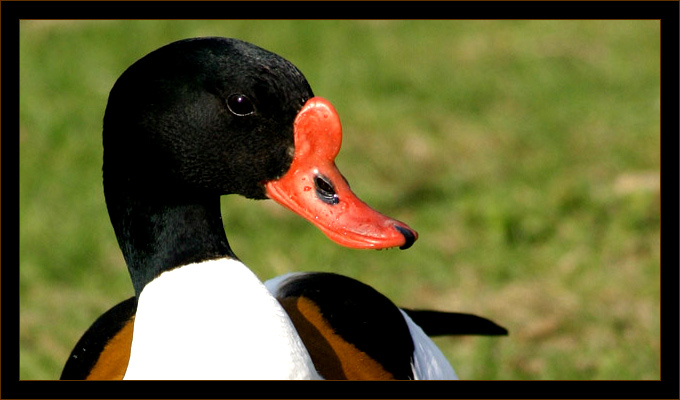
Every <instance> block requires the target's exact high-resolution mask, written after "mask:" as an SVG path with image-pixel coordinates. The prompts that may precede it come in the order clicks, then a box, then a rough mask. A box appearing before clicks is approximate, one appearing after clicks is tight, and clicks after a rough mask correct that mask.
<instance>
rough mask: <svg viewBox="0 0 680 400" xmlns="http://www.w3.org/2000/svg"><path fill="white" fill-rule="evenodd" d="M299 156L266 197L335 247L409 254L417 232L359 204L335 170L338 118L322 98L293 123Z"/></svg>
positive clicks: (339, 138)
mask: <svg viewBox="0 0 680 400" xmlns="http://www.w3.org/2000/svg"><path fill="white" fill-rule="evenodd" d="M294 134H295V155H294V158H293V162H292V164H291V166H290V169H289V170H288V172H286V174H285V175H283V176H282V177H280V178H279V179H276V180H273V181H269V182H267V183H265V188H266V191H267V196H269V197H270V198H271V199H273V200H274V201H276V202H277V203H279V204H281V205H283V206H285V207H287V208H288V209H290V210H292V211H293V212H295V213H296V214H298V215H300V216H302V217H303V218H305V219H307V220H308V221H310V222H311V223H313V224H314V225H316V226H317V228H319V229H321V231H322V232H323V233H324V234H326V236H328V237H329V238H330V239H331V240H333V241H334V242H336V243H338V244H341V245H343V246H347V247H352V248H357V249H385V248H389V247H399V248H401V249H407V248H409V247H411V245H412V244H413V242H415V241H416V239H417V238H418V233H416V231H414V230H413V229H411V228H410V227H409V226H408V225H406V224H405V223H403V222H400V221H397V220H395V219H392V218H390V217H387V216H385V215H383V214H381V213H379V212H377V211H375V210H373V209H372V208H370V207H369V206H368V205H367V204H366V203H364V202H363V201H361V200H360V199H359V198H358V197H357V196H356V195H355V194H354V193H353V192H352V190H351V189H350V187H349V184H348V183H347V181H346V180H345V178H344V177H343V176H342V174H341V173H340V171H339V170H338V168H337V167H336V166H335V156H336V155H337V154H338V152H339V151H340V145H341V143H342V127H341V125H340V117H338V114H337V113H336V111H335V109H334V108H333V106H332V105H331V104H330V103H329V102H328V101H327V100H325V99H323V98H321V97H314V98H311V99H309V100H308V101H307V103H305V105H304V107H302V110H300V112H299V113H298V115H297V117H296V118H295V124H294Z"/></svg>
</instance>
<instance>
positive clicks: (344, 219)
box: [60, 37, 507, 380]
mask: <svg viewBox="0 0 680 400" xmlns="http://www.w3.org/2000/svg"><path fill="white" fill-rule="evenodd" d="M102 136H103V140H102V143H103V149H104V151H103V167H102V172H103V187H104V197H105V201H106V206H107V210H108V213H109V217H110V220H111V224H112V226H113V229H114V232H115V236H116V239H117V241H118V244H119V247H120V249H121V252H122V254H123V257H124V259H125V263H126V265H127V268H128V272H129V274H130V277H131V280H132V286H133V288H134V292H135V295H134V296H132V297H130V298H128V299H127V300H124V301H122V302H120V303H119V304H117V305H115V306H114V307H112V308H111V309H109V310H108V311H106V312H105V313H104V314H102V315H101V316H100V317H99V318H98V319H97V320H96V321H95V322H94V323H93V324H92V325H91V326H90V328H89V329H87V330H86V331H85V333H84V334H83V336H82V337H81V338H80V340H79V341H78V342H77V343H76V345H75V347H74V348H73V350H72V352H71V354H70V356H69V358H68V360H67V362H66V364H65V366H64V369H63V371H62V374H61V377H60V379H63V380H81V379H91V380H119V379H125V380H149V379H153V380H175V379H179V380H192V379H199V380H288V379H305V380H306V379H327V380H345V379H349V380H391V379H457V375H456V373H455V371H454V370H453V368H452V366H451V365H450V363H449V362H448V360H447V359H446V357H445V356H444V355H443V354H442V352H441V351H440V350H439V349H438V348H437V346H436V345H435V344H434V342H433V341H432V339H431V338H430V336H435V335H455V334H482V335H505V334H507V330H506V329H505V328H503V327H501V326H500V325H497V324H496V323H494V322H493V321H491V320H488V319H486V318H483V317H478V316H475V315H472V314H464V313H455V312H439V311H431V310H411V309H406V308H399V307H398V306H396V305H395V304H394V303H392V301H390V300H389V299H388V298H387V297H385V296H384V295H382V294H381V293H380V292H378V291H377V290H375V289H374V288H372V287H371V286H369V285H367V284H364V283H362V282H360V281H358V280H356V279H353V278H351V277H347V276H343V275H339V274H335V273H330V272H297V273H289V274H286V275H283V276H279V277H276V278H273V279H270V280H268V281H266V282H262V281H261V280H260V279H259V278H258V277H257V276H256V275H255V274H254V273H253V272H252V270H251V269H250V268H248V267H247V266H246V265H245V264H244V263H243V262H242V261H241V260H240V259H239V258H238V257H237V256H236V254H235V253H234V252H233V251H232V249H231V247H230V245H229V242H228V240H227V236H226V233H225V231H224V227H223V223H222V215H221V209H220V199H221V196H225V195H230V194H238V195H241V196H244V197H246V198H249V199H255V200H265V199H271V200H274V202H276V203H278V204H280V205H282V206H283V207H285V208H287V209H289V210H291V211H292V212H294V213H296V214H298V215H299V216H301V217H302V218H304V219H306V220H307V221H309V222H310V223H311V224H313V225H314V226H316V227H317V228H318V229H319V230H321V231H322V232H323V233H324V234H325V235H326V236H327V237H328V238H329V239H330V240H331V241H333V242H335V243H337V244H339V245H341V246H345V247H349V248H354V249H387V248H394V247H398V248H400V249H402V250H405V249H408V248H410V247H411V246H412V245H413V244H414V242H415V241H416V240H417V238H418V234H417V232H416V231H415V230H414V229H412V228H411V227H409V226H408V225H407V224H405V223H403V222H401V221H399V220H396V219H393V218H391V217H388V216H385V215H383V214H381V213H380V212H378V211H376V210H374V209H372V208H371V207H369V206H368V205H367V204H366V203H364V202H362V201H361V200H360V199H359V198H358V197H357V196H356V195H355V194H354V193H353V192H352V190H351V189H350V186H349V183H348V182H347V180H346V179H345V178H344V176H343V175H342V174H341V172H340V171H339V169H338V168H337V166H336V164H335V157H336V155H337V154H338V152H339V150H340V146H341V141H342V127H341V124H340V119H339V116H338V113H337V112H336V110H335V109H334V107H333V105H332V104H331V103H330V102H329V101H328V100H326V99H324V98H322V97H318V96H315V95H314V93H313V91H312V89H311V87H310V85H309V83H308V82H307V80H306V78H305V77H304V75H303V74H302V72H301V71H300V70H299V69H298V68H297V67H296V66H294V65H293V64H292V63H291V62H289V61H288V60H286V59H284V58H283V57H281V56H279V55H277V54H274V53H272V52H270V51H267V50H265V49H262V48H260V47H258V46H256V45H254V44H251V43H248V42H245V41H242V40H239V39H234V38H222V37H200V38H190V39H183V40H179V41H176V42H173V43H170V44H167V45H165V46H163V47H160V48H159V49H157V50H154V51H152V52H151V53H149V54H147V55H146V56H144V57H142V58H140V59H139V60H138V61H136V62H134V63H133V64H132V65H131V66H130V67H128V68H127V69H126V70H125V71H124V72H123V73H122V75H121V76H120V77H119V78H118V80H117V81H116V82H115V84H114V85H113V88H112V89H111V91H110V93H109V98H108V103H107V106H106V110H105V113H104V121H103V134H102ZM428 334H429V335H430V336H428Z"/></svg>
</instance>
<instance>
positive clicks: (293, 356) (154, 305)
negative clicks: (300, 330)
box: [124, 258, 320, 380]
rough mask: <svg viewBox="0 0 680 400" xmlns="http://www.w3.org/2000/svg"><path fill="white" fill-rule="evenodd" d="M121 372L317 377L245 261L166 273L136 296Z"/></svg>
mask: <svg viewBox="0 0 680 400" xmlns="http://www.w3.org/2000/svg"><path fill="white" fill-rule="evenodd" d="M124 379H178V380H190V379H199V380H206V379H237V380H243V379H267V380H271V379H273V380H279V379H320V377H319V375H318V374H317V373H316V370H315V369H314V365H313V364H312V361H311V358H310V356H309V353H308V352H307V350H306V348H305V347H304V345H303V344H302V341H301V339H300V337H299V336H298V334H297V331H296V330H295V327H294V326H293V324H292V322H291V321H290V319H289V318H288V315H287V314H286V312H285V311H284V310H283V308H282V307H281V306H280V305H279V303H278V301H276V299H275V298H274V297H272V296H271V294H270V293H269V292H268V291H267V289H266V288H265V287H264V285H263V284H262V282H261V281H260V280H259V279H257V277H256V276H255V275H254V274H253V273H252V272H251V271H250V269H248V268H247V267H246V266H245V265H243V264H242V263H241V262H239V261H236V260H233V259H227V258H224V259H219V260H212V261H206V262H202V263H197V264H190V265H185V266H182V267H180V268H175V269H173V270H170V271H167V272H164V273H162V274H161V275H160V276H159V277H158V278H156V279H154V280H153V281H152V282H150V283H149V284H147V285H146V287H144V289H143V290H142V292H141V294H140V296H139V302H138V306H137V314H136V317H135V325H134V335H133V339H132V349H131V354H130V362H129V364H128V369H127V372H126V374H125V378H124Z"/></svg>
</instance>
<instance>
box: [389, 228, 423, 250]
mask: <svg viewBox="0 0 680 400" xmlns="http://www.w3.org/2000/svg"><path fill="white" fill-rule="evenodd" d="M394 227H395V228H396V229H397V230H398V231H399V233H401V234H402V235H403V236H404V239H406V241H405V242H404V244H403V245H401V246H400V247H399V249H400V250H406V249H408V248H409V247H411V246H413V243H415V241H416V239H417V238H418V236H417V234H416V233H415V232H414V231H412V230H410V229H408V228H404V227H403V226H398V225H395V226H394Z"/></svg>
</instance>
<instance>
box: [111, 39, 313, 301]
mask: <svg viewBox="0 0 680 400" xmlns="http://www.w3.org/2000/svg"><path fill="white" fill-rule="evenodd" d="M312 96H313V94H312V90H311V89H310V87H309V84H308V83H307V81H306V80H305V78H304V76H303V75H302V73H300V71H299V70H298V69H297V68H295V66H293V65H292V64H291V63H289V62H288V61H286V60H284V59H283V58H281V57H279V56H277V55H275V54H273V53H270V52H268V51H266V50H263V49H261V48H259V47H256V46H254V45H252V44H249V43H245V42H242V41H239V40H235V39H224V38H199V39H189V40H182V41H179V42H175V43H171V44H169V45H167V46H165V47H162V48H160V49H158V50H156V51H154V52H152V53H149V54H148V55H147V56H145V57H143V58H142V59H140V60H139V61H137V62H136V63H134V64H133V65H132V66H130V67H129V68H128V69H127V70H126V71H125V72H124V73H123V74H122V75H121V76H120V78H119V79H118V81H117V82H116V83H115V85H114V87H113V89H112V90H111V93H110V95H109V102H108V105H107V107H106V113H105V115H104V134H103V136H104V137H103V143H104V167H103V171H104V194H105V197H106V204H107V208H108V211H109V217H110V218H111V223H112V225H113V228H114V231H115V233H116V237H117V239H118V243H119V245H120V247H121V250H122V252H123V256H124V257H125V261H126V263H127V265H128V269H129V271H130V276H131V278H132V282H133V285H134V287H135V292H136V293H137V294H138V295H139V293H140V292H141V290H142V289H143V288H144V286H145V285H146V284H147V283H148V282H150V281H151V280H152V279H154V278H155V277H156V276H158V275H159V274H160V273H161V272H163V271H165V270H168V269H171V268H174V267H177V266H181V265H186V264H189V263H195V262H201V261H204V260H209V259H215V258H220V257H225V256H230V257H235V255H234V254H233V252H232V251H231V249H230V247H229V244H228V242H227V238H226V235H225V233H224V228H223V227H222V218H221V215H220V196H221V195H225V194H232V193H234V194H241V195H243V196H246V197H249V198H265V197H266V195H265V189H264V183H265V182H266V181H270V180H272V179H276V178H278V177H279V176H281V175H283V174H284V173H285V172H286V171H287V170H288V169H289V168H290V165H291V163H292V159H293V154H294V150H295V149H294V134H293V122H294V120H295V117H296V115H297V114H298V112H299V110H300V109H301V108H302V106H303V104H304V103H305V102H306V101H307V100H308V99H309V98H311V97H312Z"/></svg>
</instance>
